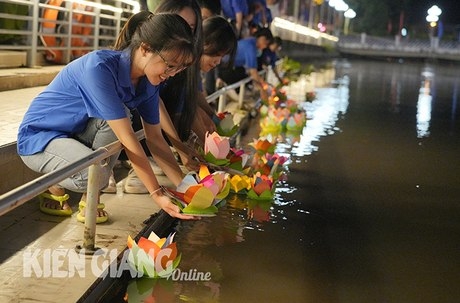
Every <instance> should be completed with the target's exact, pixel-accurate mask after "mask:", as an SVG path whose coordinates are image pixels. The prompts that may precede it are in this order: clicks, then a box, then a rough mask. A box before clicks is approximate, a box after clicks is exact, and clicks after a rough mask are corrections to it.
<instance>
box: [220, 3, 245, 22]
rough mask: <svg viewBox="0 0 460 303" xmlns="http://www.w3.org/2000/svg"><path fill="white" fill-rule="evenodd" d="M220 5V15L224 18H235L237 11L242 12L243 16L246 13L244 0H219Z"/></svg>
mask: <svg viewBox="0 0 460 303" xmlns="http://www.w3.org/2000/svg"><path fill="white" fill-rule="evenodd" d="M220 5H221V7H222V15H224V17H225V18H227V19H231V20H233V21H234V20H236V14H237V13H243V16H246V15H247V14H248V10H249V9H248V3H247V2H246V0H220Z"/></svg>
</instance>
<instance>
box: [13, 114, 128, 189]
mask: <svg viewBox="0 0 460 303" xmlns="http://www.w3.org/2000/svg"><path fill="white" fill-rule="evenodd" d="M116 140H117V137H116V136H115V133H114V132H113V131H112V129H111V128H110V126H109V125H108V124H107V122H106V121H105V120H101V119H94V118H92V119H89V121H88V125H87V126H86V129H85V130H84V131H83V132H82V133H80V134H77V135H75V136H74V137H73V138H56V139H53V140H52V141H51V142H50V143H49V144H48V145H47V146H46V148H45V150H44V151H43V152H41V153H38V154H34V155H29V156H21V159H22V161H23V162H24V163H25V164H26V165H27V166H28V167H29V168H30V169H32V170H33V171H36V172H39V173H44V174H46V173H49V172H52V171H54V170H56V169H60V168H62V167H64V166H67V165H69V164H70V163H72V162H75V161H76V160H79V159H81V158H83V157H85V156H88V155H90V154H91V153H92V152H93V151H94V150H96V149H98V148H99V147H103V146H106V145H107V144H110V143H112V142H114V141H116ZM119 154H120V153H115V154H114V155H112V156H110V157H109V158H108V159H106V161H107V165H103V166H102V172H101V175H102V178H101V180H100V186H99V188H100V189H102V188H104V187H106V186H107V184H108V182H109V177H110V174H111V173H112V169H113V167H114V165H115V162H116V160H117V158H118V156H119ZM87 185H88V168H86V169H84V170H82V171H80V172H78V173H76V174H74V175H72V176H70V178H68V179H65V180H63V181H62V182H60V183H59V186H61V187H63V188H66V189H68V190H70V191H74V192H79V193H84V192H86V189H87Z"/></svg>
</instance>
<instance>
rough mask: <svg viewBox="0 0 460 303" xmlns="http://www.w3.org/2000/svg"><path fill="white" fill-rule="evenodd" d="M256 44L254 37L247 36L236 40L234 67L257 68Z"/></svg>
mask: <svg viewBox="0 0 460 303" xmlns="http://www.w3.org/2000/svg"><path fill="white" fill-rule="evenodd" d="M257 52H258V50H257V45H256V38H255V37H248V38H243V39H240V40H238V46H237V49H236V55H235V62H234V64H233V65H234V66H235V67H240V66H243V67H244V68H246V69H249V68H256V69H257Z"/></svg>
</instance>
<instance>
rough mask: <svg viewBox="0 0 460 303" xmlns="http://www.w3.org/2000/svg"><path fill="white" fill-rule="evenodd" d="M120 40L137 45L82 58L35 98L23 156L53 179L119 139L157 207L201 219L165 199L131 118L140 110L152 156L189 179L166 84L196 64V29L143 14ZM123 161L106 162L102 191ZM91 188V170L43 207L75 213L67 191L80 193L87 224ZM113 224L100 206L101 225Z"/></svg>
mask: <svg viewBox="0 0 460 303" xmlns="http://www.w3.org/2000/svg"><path fill="white" fill-rule="evenodd" d="M132 29H135V30H132ZM126 32H130V33H133V34H132V36H127V35H125V34H124V33H126ZM118 39H124V40H129V41H121V42H122V43H126V45H127V47H126V48H125V49H123V50H121V51H116V50H96V51H93V52H91V53H88V54H86V55H84V56H83V57H80V58H79V59H77V60H75V61H73V62H71V63H69V64H68V65H67V66H66V67H65V68H64V69H63V70H62V71H61V72H60V73H59V74H58V75H57V76H56V77H55V79H54V80H53V81H52V82H51V83H50V84H49V85H48V86H47V87H46V88H45V89H44V91H43V92H41V93H40V94H39V95H38V96H37V97H35V99H34V100H33V101H32V103H31V105H30V107H29V109H28V110H27V112H26V114H25V116H24V119H23V121H22V123H21V125H20V127H19V132H18V139H17V142H18V143H17V146H18V153H19V155H20V156H21V159H22V161H23V162H24V163H25V164H26V165H27V166H28V167H29V168H31V169H32V170H34V171H36V172H40V173H48V172H51V171H54V170H56V169H60V168H62V167H64V166H67V165H68V164H69V163H72V162H74V161H76V160H78V159H81V158H82V157H84V156H87V155H90V154H91V153H92V152H93V151H94V150H95V149H97V148H100V147H103V146H105V145H107V144H109V143H112V142H114V141H116V140H117V139H118V140H120V142H121V144H122V145H123V146H124V148H125V151H126V154H127V155H128V157H129V159H130V161H131V163H132V167H133V169H134V170H135V171H136V173H137V175H138V177H139V178H140V180H141V181H142V182H143V183H144V184H145V186H146V187H147V189H148V191H149V193H150V196H151V197H152V199H153V200H154V202H156V203H157V204H158V205H159V206H160V207H161V208H162V209H163V210H164V211H165V212H167V213H168V214H169V215H171V216H173V217H177V218H180V219H193V218H194V217H193V216H187V215H183V214H181V213H180V210H179V208H178V207H177V206H176V205H175V204H173V203H172V202H171V200H170V199H169V198H168V197H167V196H164V195H163V194H162V191H161V190H160V185H159V183H158V181H157V179H156V177H155V175H154V173H153V171H152V168H151V166H150V163H149V160H148V159H147V156H146V155H145V152H144V151H143V149H142V147H141V145H140V143H139V141H138V140H137V137H136V135H135V132H134V131H133V128H132V126H131V121H130V115H129V112H130V110H132V109H137V110H138V112H139V113H140V116H141V117H142V122H143V127H144V132H145V137H146V142H147V146H148V147H149V150H150V152H151V153H152V155H154V156H156V158H155V160H156V161H157V163H158V165H159V166H160V167H161V168H162V169H163V171H164V172H165V173H166V175H167V176H168V178H169V179H170V180H171V182H172V183H173V184H174V185H176V186H177V185H178V184H179V183H180V181H181V180H182V178H183V173H182V171H181V170H180V168H179V166H178V164H177V162H176V160H175V158H174V155H173V154H172V152H171V149H170V148H169V146H168V144H167V142H166V141H165V139H164V137H163V135H162V133H161V128H160V124H159V122H160V121H159V105H158V104H159V103H158V102H159V98H158V85H159V84H160V83H161V82H162V81H164V80H166V79H168V78H169V77H172V76H174V75H175V74H176V73H178V72H180V71H182V70H184V69H185V68H187V67H188V66H190V65H191V64H192V63H193V62H194V61H195V60H196V57H197V56H196V53H195V47H194V39H193V34H192V31H191V29H190V26H189V25H188V24H187V23H186V22H185V20H184V19H182V18H181V17H180V16H178V15H176V14H166V13H165V14H155V15H154V14H152V13H150V12H145V11H143V12H140V13H138V14H135V15H133V16H132V17H131V18H130V19H129V20H128V22H127V23H126V24H125V26H124V28H123V30H122V32H121V33H120V35H119V37H118ZM118 42H119V41H118ZM117 158H118V153H117V154H115V155H112V156H111V157H109V158H108V159H107V160H106V161H107V165H105V166H103V172H102V178H101V180H100V184H99V188H100V189H102V188H104V187H105V186H107V184H108V180H109V177H110V174H111V171H112V168H113V166H114V164H115V161H116V159H117ZM87 185H88V169H85V170H83V171H81V172H79V173H77V174H75V175H73V176H72V177H71V178H68V179H66V180H64V181H62V182H60V183H59V184H56V185H54V186H52V187H50V188H49V189H48V191H47V192H45V193H43V194H41V195H40V196H39V198H40V209H41V210H42V211H43V212H45V213H47V214H51V215H63V216H66V215H71V214H72V209H71V208H70V206H69V205H68V203H67V199H68V197H69V196H68V195H67V194H65V189H68V190H70V191H74V192H80V193H82V197H81V201H80V203H79V213H78V215H77V219H78V221H81V222H84V221H85V206H86V194H85V192H86V190H87ZM107 220H108V214H107V212H106V211H105V210H104V205H103V204H102V203H99V204H98V212H97V220H96V222H98V223H102V222H105V221H107Z"/></svg>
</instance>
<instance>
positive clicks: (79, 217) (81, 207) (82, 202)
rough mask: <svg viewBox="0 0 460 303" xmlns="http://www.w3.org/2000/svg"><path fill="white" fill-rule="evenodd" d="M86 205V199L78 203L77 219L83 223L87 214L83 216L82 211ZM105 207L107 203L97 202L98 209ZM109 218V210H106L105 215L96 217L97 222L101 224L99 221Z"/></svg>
mask: <svg viewBox="0 0 460 303" xmlns="http://www.w3.org/2000/svg"><path fill="white" fill-rule="evenodd" d="M85 207H86V202H85V201H80V203H78V210H79V212H78V214H77V221H78V222H81V223H85V216H83V215H82V214H81V212H82V211H83V210H84V208H85ZM104 208H105V205H104V203H98V204H97V209H98V210H103V209H104ZM108 219H109V215H108V214H107V212H105V216H102V217H100V216H97V217H96V224H99V223H104V222H107V220H108Z"/></svg>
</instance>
